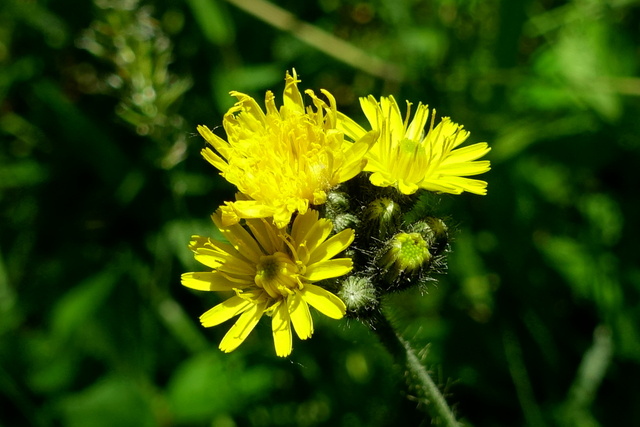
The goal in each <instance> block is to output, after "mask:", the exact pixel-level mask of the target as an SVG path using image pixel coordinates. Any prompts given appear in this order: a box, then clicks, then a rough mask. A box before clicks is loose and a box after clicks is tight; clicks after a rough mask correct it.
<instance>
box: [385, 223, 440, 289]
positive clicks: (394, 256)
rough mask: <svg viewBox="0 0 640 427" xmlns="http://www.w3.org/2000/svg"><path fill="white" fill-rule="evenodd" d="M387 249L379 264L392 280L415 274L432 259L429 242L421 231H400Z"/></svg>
mask: <svg viewBox="0 0 640 427" xmlns="http://www.w3.org/2000/svg"><path fill="white" fill-rule="evenodd" d="M385 249H386V252H385V253H384V255H382V257H381V258H380V259H379V261H378V265H379V266H380V267H381V268H382V269H384V270H385V277H386V278H387V279H388V280H389V279H391V280H390V281H394V280H396V279H397V278H398V277H399V276H400V275H403V276H413V275H414V274H416V273H419V272H420V270H421V269H422V268H423V267H425V266H428V265H429V262H430V261H431V253H430V252H429V243H428V242H427V241H426V240H425V239H424V237H422V235H421V234H420V233H398V234H396V235H395V236H393V238H392V239H391V240H389V242H388V243H387V247H386V248H385Z"/></svg>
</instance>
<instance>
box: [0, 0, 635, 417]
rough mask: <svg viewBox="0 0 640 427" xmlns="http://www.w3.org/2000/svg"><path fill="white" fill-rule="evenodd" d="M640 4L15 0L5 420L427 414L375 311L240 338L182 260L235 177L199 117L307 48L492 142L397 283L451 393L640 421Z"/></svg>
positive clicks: (518, 406) (522, 412) (478, 410)
mask: <svg viewBox="0 0 640 427" xmlns="http://www.w3.org/2000/svg"><path fill="white" fill-rule="evenodd" d="M639 29H640V2H638V1H633V0H615V1H604V0H574V1H558V0H529V1H524V0H523V1H517V0H487V1H480V0H475V1H474V0H398V1H396V0H378V1H373V2H363V1H358V0H321V1H318V2H301V1H295V0H286V1H277V2H276V1H274V2H273V3H265V2H263V1H258V0H233V1H231V0H230V1H228V2H226V1H222V0H157V1H142V2H140V3H138V2H136V1H133V0H95V2H93V3H92V2H89V1H81V0H68V1H47V0H2V1H1V2H0V141H1V145H0V425H1V426H27V425H29V426H43V427H44V426H105V427H106V426H136V427H139V426H216V427H233V426H278V425H280V426H288V425H290V426H293V425H298V426H317V425H330V426H350V427H352V426H388V425H420V424H421V422H422V423H423V424H424V425H430V422H429V421H428V420H427V421H423V416H422V415H421V413H420V412H416V411H415V410H414V408H415V406H416V403H415V402H414V401H413V400H412V399H411V393H410V392H407V391H406V390H405V389H404V385H403V379H402V372H400V371H399V370H398V369H393V368H391V359H390V357H389V356H388V355H387V354H386V353H385V350H384V348H383V347H382V346H381V345H380V344H379V343H378V341H377V339H376V337H375V336H373V335H372V334H371V333H370V332H369V331H368V330H367V329H366V328H365V327H364V326H362V325H361V324H359V323H358V322H356V321H353V320H342V321H331V320H325V318H323V317H322V316H317V317H315V321H316V323H317V325H318V326H317V328H316V332H315V334H314V336H313V338H312V339H311V340H309V341H305V342H301V341H295V342H294V352H293V355H292V356H291V357H290V358H289V359H280V358H278V357H276V356H275V354H274V351H273V343H272V338H271V334H270V330H269V327H270V326H269V322H267V321H265V320H263V322H261V324H260V325H258V327H257V330H256V331H254V333H252V335H251V336H250V337H249V339H248V340H247V341H246V342H245V343H244V344H243V345H242V346H241V347H240V348H239V349H238V350H236V351H235V352H234V353H231V354H228V355H226V354H222V353H221V352H219V351H218V350H217V345H218V343H219V341H220V339H221V337H222V336H223V335H224V333H225V332H226V330H227V326H221V327H217V328H212V329H204V328H201V327H200V325H199V323H198V320H197V318H198V316H199V315H200V314H201V313H202V312H204V311H205V310H206V309H208V308H209V307H211V306H213V305H214V304H216V303H217V302H218V301H219V296H217V295H209V294H208V293H206V294H205V293H196V292H193V291H190V290H188V289H186V288H183V287H181V286H180V280H179V277H180V274H181V273H182V272H186V271H198V270H201V269H202V267H201V266H200V265H198V264H197V263H196V262H195V261H193V259H192V255H191V253H190V252H189V251H188V249H187V246H186V245H187V243H188V239H189V236H190V235H191V234H203V235H212V233H213V227H212V225H211V223H210V221H209V218H208V215H209V214H210V213H211V212H212V211H213V210H214V209H215V208H216V207H217V206H218V205H219V204H220V203H221V201H222V200H230V199H231V198H232V197H233V193H234V189H233V188H232V187H231V186H230V185H228V184H227V183H225V182H224V181H223V180H222V179H221V178H220V177H219V176H218V174H217V171H216V170H214V169H213V168H212V167H211V166H210V165H209V164H207V163H206V162H205V161H204V160H203V159H202V158H201V156H200V154H199V151H200V149H201V148H202V147H203V146H204V141H203V140H202V139H201V138H200V137H199V136H198V135H197V134H196V133H195V127H196V125H198V124H206V125H208V126H210V127H216V126H219V125H221V123H222V115H223V114H224V112H225V111H226V109H227V108H229V107H230V106H231V105H232V103H233V99H232V98H231V97H229V96H228V92H229V91H230V90H239V91H242V92H245V93H249V94H251V95H252V96H254V97H255V98H257V99H258V100H259V102H260V103H262V99H263V96H264V91H265V90H267V89H273V90H274V92H275V93H276V95H277V97H278V100H280V99H281V98H280V94H281V91H282V89H283V79H284V73H285V70H290V69H291V68H292V67H295V68H296V70H297V72H298V73H299V74H300V75H301V78H302V84H301V88H313V89H316V90H317V89H319V88H325V89H327V90H329V91H330V92H332V93H333V94H334V95H335V97H336V98H337V100H338V105H339V108H340V109H341V110H342V111H344V112H345V113H347V114H349V115H351V116H352V117H354V118H356V119H358V120H361V119H362V114H361V113H360V111H359V105H358V97H359V96H366V95H368V94H373V95H374V96H380V95H388V94H393V95H394V96H395V97H396V98H397V99H398V100H399V101H400V102H403V100H404V99H410V100H412V101H414V102H415V103H417V102H418V101H423V102H425V103H428V104H430V105H431V106H432V107H436V108H437V110H438V116H451V117H452V119H453V120H454V121H456V122H458V123H462V124H464V125H465V127H466V128H467V129H468V130H469V131H471V137H470V140H469V142H479V141H487V142H489V144H490V145H491V146H492V147H493V150H492V151H491V153H490V154H489V158H490V160H491V161H492V166H493V169H492V170H491V172H489V173H488V174H486V175H484V179H486V180H487V181H488V182H489V193H488V195H487V196H485V197H480V196H474V195H468V194H465V195H462V196H443V197H442V198H441V203H440V204H439V206H438V211H439V212H440V213H441V214H442V215H445V216H447V217H449V220H448V222H449V224H450V226H451V228H452V229H453V230H454V233H455V235H454V240H453V242H452V249H453V252H452V253H451V254H450V257H449V260H450V262H449V271H448V274H447V275H442V276H439V277H438V280H439V283H438V285H437V286H432V287H431V288H430V290H429V292H428V293H427V294H424V295H421V294H420V293H419V292H418V291H417V290H416V291H408V292H405V293H403V294H397V295H394V296H393V297H392V298H389V300H388V301H387V306H388V307H390V309H389V315H390V316H391V317H392V318H393V319H394V322H395V323H396V325H397V326H398V328H399V330H401V331H402V333H403V335H404V336H405V337H406V338H408V339H410V340H411V342H412V343H413V344H414V346H415V347H416V348H418V349H421V350H424V351H423V355H424V363H425V364H426V365H427V366H428V367H429V368H430V369H431V372H432V373H433V375H434V378H435V379H436V381H437V382H438V383H439V384H440V385H441V387H442V388H443V389H444V390H445V392H446V395H447V398H448V401H449V402H450V403H451V404H453V406H454V407H455V409H456V411H457V413H458V415H459V417H460V418H461V419H462V420H463V421H464V422H465V423H466V424H468V425H474V426H524V425H527V426H540V427H542V426H589V427H590V426H599V425H600V426H613V425H640V406H638V404H637V403H638V401H639V400H640V393H639V392H638V390H639V389H638V384H639V383H640V331H639V330H638V326H639V325H640V263H639V262H638V261H639V260H640V257H639V255H638V248H637V247H636V245H637V244H638V237H640V229H639V228H640V226H639V221H638V218H640V202H639V200H638V187H639V185H640V178H638V176H637V175H636V173H637V172H638V169H639V168H640V138H639V136H638V135H640V120H639V117H640V78H638V77H637V76H638V66H639V63H640V48H639V46H640V31H639Z"/></svg>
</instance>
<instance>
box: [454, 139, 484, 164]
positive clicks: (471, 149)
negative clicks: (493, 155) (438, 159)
mask: <svg viewBox="0 0 640 427" xmlns="http://www.w3.org/2000/svg"><path fill="white" fill-rule="evenodd" d="M489 151H491V148H489V145H488V144H487V143H486V142H479V143H477V144H472V145H469V146H467V147H462V148H458V149H457V150H454V151H452V152H451V154H450V155H449V156H448V157H447V158H446V159H444V160H443V161H442V165H446V164H449V163H460V162H468V161H471V160H476V159H479V158H480V157H482V156H484V155H485V154H487V153H488V152H489Z"/></svg>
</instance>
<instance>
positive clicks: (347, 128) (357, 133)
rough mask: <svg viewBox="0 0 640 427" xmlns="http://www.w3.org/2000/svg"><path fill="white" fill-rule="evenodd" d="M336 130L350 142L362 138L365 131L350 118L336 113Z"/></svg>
mask: <svg viewBox="0 0 640 427" xmlns="http://www.w3.org/2000/svg"><path fill="white" fill-rule="evenodd" d="M338 130H339V131H341V132H343V133H344V134H345V135H346V136H347V137H349V138H350V139H351V140H352V141H357V140H358V139H360V138H362V137H363V136H364V134H365V133H367V131H365V130H364V129H363V128H362V126H360V125H359V124H358V123H356V122H355V121H354V120H353V119H351V117H349V116H347V115H345V114H343V113H341V112H339V111H338Z"/></svg>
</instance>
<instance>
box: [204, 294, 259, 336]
mask: <svg viewBox="0 0 640 427" xmlns="http://www.w3.org/2000/svg"><path fill="white" fill-rule="evenodd" d="M254 305H255V304H254V303H252V302H251V301H247V300H246V299H244V298H240V297H239V296H237V295H236V296H234V297H231V298H229V299H228V300H226V301H224V302H222V303H220V304H218V305H216V306H215V307H213V308H212V309H210V310H209V311H207V312H206V313H204V314H203V315H202V316H200V322H201V323H202V326H204V327H206V328H208V327H211V326H216V325H219V324H220V323H222V322H226V321H227V320H229V319H231V318H232V317H234V316H237V315H238V314H240V313H243V312H245V311H246V310H248V309H250V308H251V307H252V306H254Z"/></svg>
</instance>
